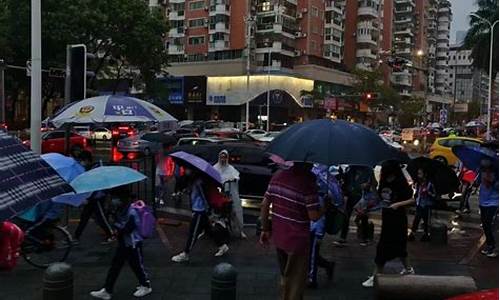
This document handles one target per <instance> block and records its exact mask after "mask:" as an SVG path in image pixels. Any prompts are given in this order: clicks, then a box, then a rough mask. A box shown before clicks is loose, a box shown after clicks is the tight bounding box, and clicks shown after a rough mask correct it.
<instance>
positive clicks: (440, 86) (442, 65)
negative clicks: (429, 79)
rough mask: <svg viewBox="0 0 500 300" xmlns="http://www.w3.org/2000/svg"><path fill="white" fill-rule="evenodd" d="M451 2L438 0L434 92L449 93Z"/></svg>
mask: <svg viewBox="0 0 500 300" xmlns="http://www.w3.org/2000/svg"><path fill="white" fill-rule="evenodd" d="M451 18H452V14H451V3H450V1H449V0H439V1H438V11H437V44H436V65H435V69H436V74H435V80H434V88H435V92H436V94H439V95H447V94H450V88H449V80H448V79H449V69H448V55H449V48H450V25H451Z"/></svg>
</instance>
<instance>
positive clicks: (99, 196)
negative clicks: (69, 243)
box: [73, 151, 116, 244]
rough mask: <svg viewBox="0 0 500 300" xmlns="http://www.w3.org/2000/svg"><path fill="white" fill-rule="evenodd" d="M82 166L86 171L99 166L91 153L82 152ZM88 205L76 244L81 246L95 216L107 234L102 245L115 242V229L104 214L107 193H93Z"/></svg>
mask: <svg viewBox="0 0 500 300" xmlns="http://www.w3.org/2000/svg"><path fill="white" fill-rule="evenodd" d="M80 164H81V165H82V166H83V167H84V168H85V170H86V171H88V170H90V169H93V168H96V167H98V166H99V164H93V161H92V155H91V154H90V153H89V152H86V151H85V152H82V154H81V156H80ZM86 202H87V203H86V204H85V206H84V207H83V210H82V212H81V214H80V222H79V223H78V226H77V227H76V230H75V234H74V235H73V236H74V243H75V244H79V243H80V238H81V236H82V233H83V231H84V230H85V227H86V226H87V223H88V222H89V220H90V217H92V215H94V218H95V221H96V223H97V225H98V226H99V227H101V229H102V230H103V231H104V233H105V234H106V237H105V240H104V241H103V242H102V244H107V243H111V242H114V241H115V240H116V237H115V235H114V232H113V228H112V227H111V225H110V223H109V221H108V218H107V217H106V214H105V213H104V204H105V202H106V193H105V192H103V191H97V192H93V193H92V194H91V195H90V197H89V198H88V199H87V201H86Z"/></svg>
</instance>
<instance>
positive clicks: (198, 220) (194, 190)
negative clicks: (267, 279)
mask: <svg viewBox="0 0 500 300" xmlns="http://www.w3.org/2000/svg"><path fill="white" fill-rule="evenodd" d="M185 176H187V180H188V186H189V188H188V189H190V199H191V211H192V215H193V216H192V219H191V223H190V225H189V234H188V239H187V241H186V246H185V247H184V251H182V252H181V253H179V254H177V255H175V256H173V257H172V261H173V262H177V263H181V262H187V261H189V253H190V252H191V250H193V247H194V245H195V243H196V241H197V240H198V238H199V237H201V236H202V235H204V234H205V233H206V234H208V235H209V236H210V237H212V239H213V240H214V241H215V243H216V245H217V247H218V249H217V252H216V253H215V256H216V257H219V256H222V255H224V254H225V253H226V252H227V251H229V247H228V245H227V243H226V242H225V240H223V239H220V238H219V237H220V235H218V234H213V233H212V230H211V224H210V220H209V210H210V207H209V205H208V202H207V198H206V196H205V192H204V188H203V185H204V182H203V179H202V177H201V175H200V174H199V173H198V172H197V171H194V170H192V169H190V168H186V169H185Z"/></svg>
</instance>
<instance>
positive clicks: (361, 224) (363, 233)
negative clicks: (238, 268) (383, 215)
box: [354, 214, 371, 242]
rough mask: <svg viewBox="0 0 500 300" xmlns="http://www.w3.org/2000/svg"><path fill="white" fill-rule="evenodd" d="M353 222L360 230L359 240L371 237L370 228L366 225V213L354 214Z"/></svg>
mask: <svg viewBox="0 0 500 300" xmlns="http://www.w3.org/2000/svg"><path fill="white" fill-rule="evenodd" d="M354 222H355V223H356V225H357V226H358V228H359V230H360V236H359V238H360V240H361V241H364V242H366V241H368V240H370V238H371V237H370V232H369V231H370V228H369V225H368V215H367V214H363V215H358V216H356V219H355V220H354Z"/></svg>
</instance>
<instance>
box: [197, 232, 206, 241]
mask: <svg viewBox="0 0 500 300" xmlns="http://www.w3.org/2000/svg"><path fill="white" fill-rule="evenodd" d="M204 235H205V230H203V231H202V232H201V233H200V234H198V237H197V238H196V239H197V240H199V239H201V238H202V237H203V236H204Z"/></svg>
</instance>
